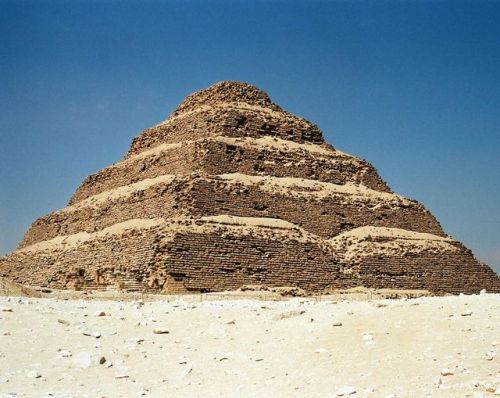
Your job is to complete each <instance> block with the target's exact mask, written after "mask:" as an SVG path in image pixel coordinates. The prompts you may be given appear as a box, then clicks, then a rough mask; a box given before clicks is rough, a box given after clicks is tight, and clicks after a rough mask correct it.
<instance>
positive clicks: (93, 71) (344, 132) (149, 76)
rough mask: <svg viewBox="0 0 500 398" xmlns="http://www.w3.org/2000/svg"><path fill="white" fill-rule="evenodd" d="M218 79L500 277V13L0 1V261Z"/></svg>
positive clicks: (473, 8)
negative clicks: (264, 97) (412, 207)
mask: <svg viewBox="0 0 500 398" xmlns="http://www.w3.org/2000/svg"><path fill="white" fill-rule="evenodd" d="M220 80H241V81H246V82H250V83H252V84H255V85H257V86H258V87H260V88H262V89H263V90H265V91H267V92H268V93H269V95H270V96H271V98H272V99H273V100H274V101H275V102H277V103H278V104H280V105H281V106H283V107H284V108H285V109H287V110H289V111H291V112H293V113H296V114H298V115H300V116H303V117H305V118H307V119H309V120H311V121H313V122H314V123H316V124H318V125H319V127H320V128H321V129H322V130H323V132H324V133H325V136H326V138H327V140H328V141H329V142H331V143H332V144H333V145H334V146H335V147H337V148H339V149H341V150H344V151H346V152H349V153H352V154H355V155H358V156H361V157H363V158H366V159H368V160H369V161H370V162H372V163H373V164H374V165H375V166H376V167H377V168H378V170H379V172H380V174H381V175H382V177H383V178H384V179H385V180H386V181H387V182H388V183H389V184H390V186H391V187H392V188H393V189H394V190H395V191H396V192H398V193H400V194H403V195H406V196H408V197H411V198H415V199H417V200H419V201H421V202H422V203H424V204H425V205H426V207H427V208H428V209H430V210H431V211H432V212H433V213H434V214H435V215H436V216H437V217H438V219H439V220H440V221H441V223H442V225H443V226H444V228H445V230H446V231H447V232H448V233H449V234H451V235H452V236H454V237H455V238H457V239H459V240H461V241H462V242H464V243H465V244H466V245H467V246H468V247H470V248H471V249H472V250H473V252H474V253H475V254H476V255H477V257H479V258H480V259H482V260H485V261H487V262H488V263H489V264H490V265H492V266H493V267H494V268H495V269H496V270H497V271H499V270H500V210H499V205H500V2H499V1H492V2H482V1H478V0H473V1H470V2H460V1H439V2H438V1H436V2H427V1H415V2H410V1H400V2H396V1H395V2H386V1H382V0H377V1H373V2H361V1H342V2H334V1H328V2H327V1H325V2H319V1H310V0H308V1H306V0H304V1H301V2H294V1H287V2H285V1H283V2H281V1H280V2H278V1H253V2H251V1H235V0H232V1H227V2H222V1H221V2H218V1H176V2H174V1H172V2H134V1H125V2H118V1H99V2H97V1H96V2H94V1H71V2H68V1H60V2H58V1H38V0H37V1H12V2H11V1H5V0H0V252H7V251H10V250H12V249H14V248H15V246H16V244H17V242H18V241H19V240H20V239H21V237H22V234H23V233H24V231H25V230H26V228H27V227H28V226H29V224H30V223H31V222H32V221H33V220H34V219H35V218H36V217H38V216H41V215H43V214H45V213H48V212H50V211H52V210H55V209H58V208H61V207H63V206H64V205H65V204H66V202H67V200H68V199H69V197H70V195H71V193H72V192H73V191H74V190H75V188H76V187H77V186H78V185H79V184H80V182H81V180H82V179H83V178H84V177H85V176H86V175H88V174H89V173H91V172H94V171H97V170H98V169H100V168H102V167H104V166H106V165H108V164H110V163H112V162H115V161H117V160H119V159H120V158H121V156H122V155H123V154H124V153H125V151H126V150H127V148H128V146H129V144H130V141H131V139H132V138H133V137H134V136H136V135H137V134H138V133H139V132H140V131H141V130H142V129H144V128H146V127H149V126H151V125H153V124H155V123H157V122H159V121H161V120H163V119H165V118H166V117H167V116H168V114H169V113H170V112H171V111H172V110H173V109H174V107H175V106H176V105H178V103H180V102H181V101H182V99H183V98H184V97H185V96H186V95H187V94H189V93H191V92H193V91H197V90H199V89H202V88H205V87H207V86H209V85H211V84H213V83H215V82H217V81H220Z"/></svg>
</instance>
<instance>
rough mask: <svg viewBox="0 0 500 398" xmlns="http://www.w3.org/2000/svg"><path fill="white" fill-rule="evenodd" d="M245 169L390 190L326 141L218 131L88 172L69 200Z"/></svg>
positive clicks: (368, 169)
mask: <svg viewBox="0 0 500 398" xmlns="http://www.w3.org/2000/svg"><path fill="white" fill-rule="evenodd" d="M195 171H198V172H201V173H205V174H224V173H243V174H253V175H270V176H276V177H297V178H307V179H314V180H318V181H324V182H331V183H335V184H344V183H347V182H351V183H354V184H363V185H365V186H367V187H368V188H372V189H374V190H378V191H382V192H390V189H389V188H388V187H387V185H386V184H385V182H384V181H383V180H382V179H381V178H380V176H379V175H378V173H377V172H376V170H375V169H374V168H373V166H372V165H371V164H369V163H368V162H366V161H364V160H361V159H359V158H356V157H354V156H350V155H347V154H345V153H343V152H340V151H336V150H333V149H331V148H330V147H329V146H327V145H315V144H297V143H294V142H291V141H286V140H281V139H276V138H269V137H267V138H261V139H255V138H245V139H234V138H228V137H214V138H211V139H201V140H196V141H186V142H183V143H178V144H163V145H160V146H158V147H155V148H154V149H152V150H149V151H145V152H142V153H141V154H139V155H135V156H133V157H130V158H127V159H125V160H123V161H121V162H118V163H116V164H114V165H112V166H109V167H106V168H104V169H102V170H100V171H99V172H97V173H95V174H92V175H89V176H88V177H87V178H86V179H85V180H84V181H83V183H82V184H81V185H80V187H79V188H78V189H77V190H76V192H75V193H74V195H73V196H72V198H71V200H70V202H69V203H70V204H75V203H77V202H79V201H81V200H84V199H86V198H88V197H90V196H93V195H96V194H99V193H101V192H104V191H108V190H110V189H113V188H117V187H119V186H124V185H129V184H131V183H134V182H137V181H140V180H143V179H146V178H155V177H158V176H161V175H165V174H189V173H192V172H195Z"/></svg>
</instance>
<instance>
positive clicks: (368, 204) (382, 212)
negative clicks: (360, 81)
mask: <svg viewBox="0 0 500 398" xmlns="http://www.w3.org/2000/svg"><path fill="white" fill-rule="evenodd" d="M167 177H168V176H167ZM245 178H248V179H249V181H248V182H245V183H242V182H240V181H241V180H242V179H243V180H244V179H245ZM156 180H157V181H158V183H157V184H152V185H149V184H146V188H140V189H138V190H137V191H130V192H128V194H127V195H125V196H117V195H115V196H117V197H116V198H113V193H112V191H111V192H110V193H109V196H110V197H111V199H108V200H105V199H100V200H101V202H99V203H98V204H95V203H94V202H95V201H92V198H89V199H87V200H86V201H82V202H78V203H77V204H76V205H74V206H71V207H69V208H66V209H62V210H60V211H58V212H54V213H51V214H49V215H47V216H44V217H41V218H39V219H38V220H36V221H35V222H34V223H33V224H32V225H31V227H30V228H29V229H28V231H27V232H26V234H25V237H24V239H23V241H22V242H21V244H20V247H25V246H27V245H30V244H33V243H35V242H39V241H42V240H48V239H52V238H54V237H55V236H58V235H69V234H73V233H77V232H80V231H86V232H94V231H97V230H99V229H102V228H105V227H108V226H110V225H113V224H115V223H117V222H122V221H125V220H128V219H133V218H156V217H163V218H165V219H169V218H177V217H181V216H187V215H190V216H192V217H194V218H201V217H203V216H216V215H219V214H232V215H236V216H245V217H270V218H281V219H283V220H286V221H289V222H291V223H293V224H297V225H298V226H301V227H302V228H304V229H305V230H307V231H309V232H311V233H314V234H317V235H319V236H321V237H323V238H331V237H333V236H335V235H337V234H339V233H341V232H344V231H347V230H350V229H353V228H357V227H360V226H365V225H374V226H387V227H396V228H405V229H408V230H415V231H421V232H429V233H432V234H437V235H443V234H444V232H443V230H442V229H441V226H440V225H439V223H438V222H437V221H436V219H435V218H434V217H433V216H432V215H431V214H430V213H429V212H428V211H427V210H426V209H425V208H423V207H422V206H421V205H420V204H419V203H417V202H415V201H410V200H408V199H405V198H401V197H399V196H397V195H394V194H388V193H380V192H378V191H372V190H369V189H366V188H363V189H359V188H358V189H357V191H353V192H351V191H349V188H351V189H352V188H353V187H352V186H347V185H341V186H335V185H334V184H327V183H318V182H314V181H311V180H301V179H287V178H272V177H255V176H245V175H223V176H212V177H208V176H200V175H198V174H191V175H187V176H184V177H180V176H179V177H175V178H172V179H167V180H166V181H164V180H165V179H164V178H163V179H162V178H161V177H159V178H156ZM143 181H147V180H143ZM151 181H155V179H153V180H151ZM290 181H291V182H290ZM297 184H298V185H297ZM300 184H302V185H300ZM136 185H140V184H136ZM315 189H316V190H315ZM319 189H322V190H319ZM329 189H334V190H333V191H329ZM344 189H345V191H344ZM359 192H360V193H359ZM99 196H104V195H103V194H101V195H99ZM104 197H105V196H104Z"/></svg>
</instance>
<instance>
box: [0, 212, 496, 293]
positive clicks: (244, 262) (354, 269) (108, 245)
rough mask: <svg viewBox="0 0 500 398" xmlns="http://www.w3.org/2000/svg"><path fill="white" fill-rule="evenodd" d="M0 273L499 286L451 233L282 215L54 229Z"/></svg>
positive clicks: (101, 279) (230, 283) (134, 280)
mask: <svg viewBox="0 0 500 398" xmlns="http://www.w3.org/2000/svg"><path fill="white" fill-rule="evenodd" d="M388 230H389V231H390V233H388V232H387V231H388ZM398 240H404V241H405V244H404V245H401V244H400V242H399V241H398ZM362 243H363V244H366V245H368V246H365V247H363V249H362V251H361V252H362V253H363V256H361V257H359V258H358V257H356V256H355V255H354V256H353V255H352V254H349V253H350V251H354V252H356V250H357V249H356V247H357V245H360V244H362ZM394 246H397V248H398V249H397V250H396V251H395V250H393V249H394ZM353 247H354V249H353ZM28 264H29V265H30V266H29V267H28ZM464 274H466V275H468V277H467V278H463V277H462V275H464ZM0 276H1V277H7V278H11V279H13V280H15V281H16V282H19V283H23V284H27V285H35V286H49V287H52V288H61V289H67V288H73V289H90V290H95V289H100V290H107V289H110V288H111V289H123V290H130V291H137V290H140V291H149V292H163V293H182V292H210V291H223V290H234V289H238V288H239V287H241V286H243V285H267V286H272V287H280V286H297V287H300V288H302V289H304V290H306V291H308V292H322V291H324V290H325V289H327V290H330V289H337V288H349V287H356V286H365V287H370V288H384V289H391V288H392V289H417V290H428V291H431V292H433V293H437V294H440V293H461V292H464V293H477V292H479V290H480V289H482V288H483V287H484V286H485V285H487V286H488V288H489V290H490V291H496V292H498V291H500V284H499V280H498V278H497V277H496V275H495V274H494V272H493V271H491V270H490V269H489V268H488V267H486V266H484V265H483V264H481V263H479V262H477V261H476V260H475V259H474V258H473V256H472V255H471V253H470V251H468V250H467V249H465V248H464V247H463V245H461V244H460V243H458V242H456V241H453V240H452V239H450V238H444V237H439V236H433V235H430V234H419V233H415V232H411V231H404V230H401V229H388V228H373V227H370V228H369V230H368V232H367V230H366V229H363V228H360V229H358V230H353V231H350V232H348V233H346V234H345V235H344V234H343V235H341V236H340V237H339V238H337V239H332V240H323V239H321V238H319V237H317V236H315V235H313V234H310V233H308V232H307V231H304V230H303V229H302V228H300V227H298V226H294V225H293V224H291V223H288V222H286V221H283V220H277V219H269V218H255V217H253V218H252V217H231V216H226V215H220V216H211V217H204V218H202V219H200V220H191V219H178V220H173V221H165V220H164V219H161V218H158V219H149V220H129V221H127V222H125V223H120V224H116V225H113V226H111V227H108V228H106V229H104V230H102V231H99V232H96V233H91V234H87V233H80V234H75V235H70V236H64V237H63V236H60V237H57V238H55V239H52V240H50V241H45V242H39V243H37V244H34V245H31V246H28V247H26V248H24V249H21V250H18V251H16V252H14V253H12V254H10V255H8V256H6V257H4V258H2V259H0Z"/></svg>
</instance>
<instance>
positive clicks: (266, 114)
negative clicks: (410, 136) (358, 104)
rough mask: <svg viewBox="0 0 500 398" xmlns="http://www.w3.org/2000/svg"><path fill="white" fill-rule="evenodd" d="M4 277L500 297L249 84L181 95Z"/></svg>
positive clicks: (494, 285) (8, 265) (32, 232)
mask: <svg viewBox="0 0 500 398" xmlns="http://www.w3.org/2000/svg"><path fill="white" fill-rule="evenodd" d="M0 277H6V278H8V279H10V280H12V281H15V282H17V283H20V284H24V285H32V286H46V287H52V288H61V289H93V290H128V291H147V292H163V293H182V292H211V291H220V290H234V289H238V288H241V287H242V286H247V285H250V286H259V285H265V286H267V287H269V288H277V287H283V286H286V287H295V288H298V289H302V290H301V291H304V292H322V291H328V290H331V289H341V288H351V287H356V286H365V287H369V288H376V289H377V288H378V289H380V288H389V289H410V290H413V289H414V290H426V291H431V292H433V293H460V292H475V293H478V292H479V291H481V290H482V289H486V290H487V291H488V292H498V291H500V281H499V278H498V276H497V275H496V274H495V273H494V272H493V271H492V270H491V269H490V268H489V267H488V266H487V265H485V264H482V263H480V262H478V261H477V260H476V259H475V258H474V257H473V255H472V253H471V252H470V251H469V250H468V249H467V248H465V247H464V246H463V245H462V244H460V243H459V242H456V241H455V240H453V239H451V238H450V237H447V235H446V234H445V232H444V231H443V230H442V228H441V226H440V224H439V223H438V221H437V220H436V219H435V218H434V217H433V216H432V215H431V214H430V213H429V212H428V211H427V210H426V209H425V208H424V207H423V206H422V205H421V204H419V203H418V202H416V201H414V200H411V199H407V198H404V197H401V196H399V195H396V194H394V193H392V192H391V191H390V189H389V187H388V186H387V184H386V183H385V182H384V181H383V180H382V179H381V178H380V176H379V175H378V173H377V171H376V170H375V168H374V167H373V166H372V165H371V164H369V163H368V162H366V161H365V160H362V159H359V158H357V157H355V156H351V155H348V154H346V153H343V152H341V151H339V150H336V149H335V148H333V147H332V146H331V145H329V144H327V143H326V142H325V141H324V139H323V135H322V133H321V131H320V130H319V129H318V127H317V126H315V125H314V124H312V123H310V122H308V121H307V120H305V119H303V118H301V117H297V116H294V115H292V114H290V113H288V112H286V111H284V110H283V109H282V108H280V107H279V106H278V105H276V104H274V103H273V102H272V101H271V100H270V98H269V96H268V95H267V94H266V93H264V92H263V91H262V90H260V89H258V88H256V87H254V86H251V85H249V84H246V83H239V82H221V83H218V84H216V85H214V86H212V87H210V88H208V89H206V90H202V91H200V92H198V93H195V94H193V95H191V96H189V97H187V98H186V100H185V101H184V102H183V103H182V104H181V105H180V106H179V107H178V108H177V110H176V111H175V112H174V113H173V114H172V115H171V116H170V117H169V118H168V119H167V120H165V121H164V122H162V123H160V124H158V125H157V126H154V127H152V128H151V129H147V130H145V131H144V132H142V133H141V134H140V135H139V136H138V137H136V138H135V139H134V140H133V142H132V145H131V148H130V150H129V152H128V154H127V155H126V156H125V158H124V159H123V160H121V161H120V162H118V163H116V164H114V165H111V166H109V167H106V168H104V169H102V170H100V171H98V172H97V173H95V174H92V175H90V176H89V177H87V178H86V179H85V180H84V181H83V183H82V184H81V186H80V187H79V188H78V189H77V190H76V192H75V194H74V195H73V196H72V198H71V200H70V204H69V205H68V206H67V207H66V208H64V209H61V210H58V211H55V212H53V213H50V214H48V215H46V216H43V217H41V218H39V219H38V220H36V221H35V222H34V223H33V224H32V225H31V227H30V228H29V230H28V231H27V232H26V234H25V236H24V239H23V241H22V242H21V243H20V245H19V248H18V250H17V251H15V252H13V253H11V254H9V255H7V256H5V257H3V258H0Z"/></svg>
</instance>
